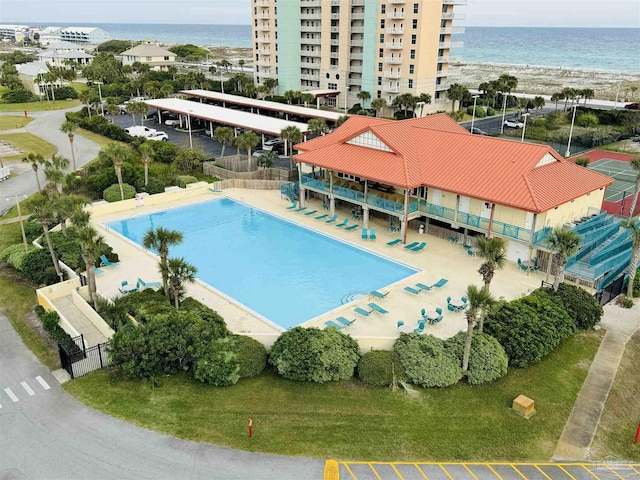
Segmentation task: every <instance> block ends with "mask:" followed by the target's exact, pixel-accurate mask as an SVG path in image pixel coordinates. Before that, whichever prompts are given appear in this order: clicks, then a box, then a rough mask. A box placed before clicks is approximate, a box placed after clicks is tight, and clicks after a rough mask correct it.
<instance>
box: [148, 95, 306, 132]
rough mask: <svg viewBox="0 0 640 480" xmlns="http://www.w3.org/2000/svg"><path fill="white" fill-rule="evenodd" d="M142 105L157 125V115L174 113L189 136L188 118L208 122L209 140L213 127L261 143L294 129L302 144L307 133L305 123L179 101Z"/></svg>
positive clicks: (167, 100)
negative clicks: (247, 134)
mask: <svg viewBox="0 0 640 480" xmlns="http://www.w3.org/2000/svg"><path fill="white" fill-rule="evenodd" d="M145 103H147V104H148V105H149V106H151V107H154V108H156V109H157V110H158V121H159V122H160V123H162V115H161V113H160V112H161V111H165V110H166V111H169V112H174V113H177V114H178V115H179V116H180V126H182V118H183V117H185V120H186V124H187V126H188V128H189V132H191V117H194V118H199V119H201V120H204V121H207V122H209V132H210V135H211V137H213V130H214V124H223V125H229V126H231V127H233V130H234V134H235V136H237V135H238V129H239V128H240V129H246V130H251V131H254V132H259V133H261V134H262V143H264V136H265V134H266V135H273V136H275V137H279V136H280V132H282V130H283V129H285V128H287V127H291V126H294V127H296V128H298V130H300V131H301V132H302V134H303V135H304V138H305V140H306V138H307V130H308V128H309V127H308V125H307V124H306V123H300V122H291V121H289V120H281V119H278V118H273V117H266V116H264V115H258V114H255V113H249V112H242V111H240V110H232V109H229V108H224V107H218V106H216V105H208V104H205V103H200V102H194V101H190V100H181V99H179V98H162V99H155V100H146V101H145Z"/></svg>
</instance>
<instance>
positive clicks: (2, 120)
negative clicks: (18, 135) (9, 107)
mask: <svg viewBox="0 0 640 480" xmlns="http://www.w3.org/2000/svg"><path fill="white" fill-rule="evenodd" d="M32 120H33V118H24V115H11V116H0V130H13V129H14V128H22V127H24V126H25V125H28V124H29V122H31V121H32Z"/></svg>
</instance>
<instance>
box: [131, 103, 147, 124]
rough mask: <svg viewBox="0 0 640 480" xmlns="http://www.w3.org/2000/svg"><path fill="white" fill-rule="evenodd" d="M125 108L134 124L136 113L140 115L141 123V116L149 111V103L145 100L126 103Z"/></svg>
mask: <svg viewBox="0 0 640 480" xmlns="http://www.w3.org/2000/svg"><path fill="white" fill-rule="evenodd" d="M127 110H128V111H129V113H130V114H131V118H132V119H133V124H134V125H135V124H136V115H140V124H141V125H142V123H143V122H142V118H143V117H144V116H146V115H147V114H148V113H149V105H148V104H147V103H145V102H134V103H130V104H129V105H127Z"/></svg>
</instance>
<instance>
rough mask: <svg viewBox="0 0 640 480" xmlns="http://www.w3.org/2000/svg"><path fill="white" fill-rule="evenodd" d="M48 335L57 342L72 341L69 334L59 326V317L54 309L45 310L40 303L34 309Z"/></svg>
mask: <svg viewBox="0 0 640 480" xmlns="http://www.w3.org/2000/svg"><path fill="white" fill-rule="evenodd" d="M34 311H35V312H36V315H37V316H38V318H39V319H40V321H41V322H42V326H43V327H44V329H45V330H46V332H47V333H48V334H49V336H50V337H51V338H52V339H53V340H55V341H56V342H58V343H65V342H68V343H72V342H71V336H70V335H69V334H68V333H67V332H65V331H64V330H63V329H62V327H61V326H60V323H59V322H60V317H59V316H58V314H57V313H56V311H55V310H49V311H47V310H45V309H44V308H43V307H42V306H41V305H38V306H36V308H35V309H34Z"/></svg>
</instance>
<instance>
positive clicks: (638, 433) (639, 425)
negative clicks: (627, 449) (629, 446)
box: [634, 423, 640, 445]
mask: <svg viewBox="0 0 640 480" xmlns="http://www.w3.org/2000/svg"><path fill="white" fill-rule="evenodd" d="M638 440H640V423H638V431H637V432H636V441H635V442H634V443H635V444H636V445H637V444H638Z"/></svg>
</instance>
